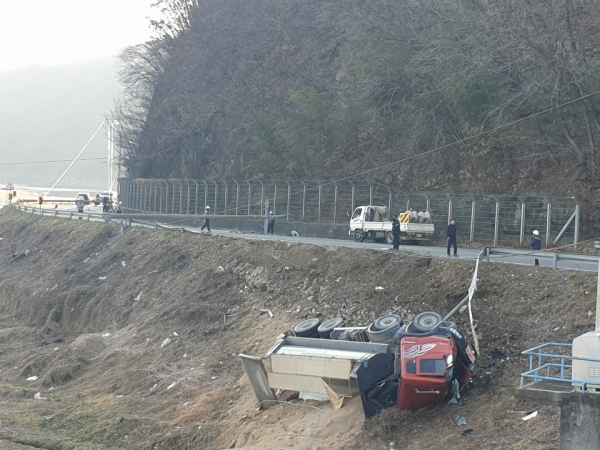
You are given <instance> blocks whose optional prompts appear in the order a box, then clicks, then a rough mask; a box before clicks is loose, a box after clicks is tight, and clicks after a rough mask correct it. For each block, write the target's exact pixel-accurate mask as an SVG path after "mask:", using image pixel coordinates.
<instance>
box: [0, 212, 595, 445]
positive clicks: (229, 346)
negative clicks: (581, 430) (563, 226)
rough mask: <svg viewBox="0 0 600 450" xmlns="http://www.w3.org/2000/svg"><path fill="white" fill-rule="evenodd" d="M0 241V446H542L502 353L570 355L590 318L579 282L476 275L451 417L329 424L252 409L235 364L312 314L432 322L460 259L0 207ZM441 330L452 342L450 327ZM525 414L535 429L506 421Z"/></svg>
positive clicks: (552, 436)
mask: <svg viewBox="0 0 600 450" xmlns="http://www.w3.org/2000/svg"><path fill="white" fill-rule="evenodd" d="M0 239H1V240H0V370H1V372H0V402H1V403H0V404H1V405H2V406H1V407H0V447H1V448H27V447H26V446H32V447H35V448H42V449H159V448H164V449H225V448H244V449H248V450H249V449H257V450H258V449H265V450H268V449H282V448H295V449H323V450H324V449H338V448H339V449H342V448H353V449H362V448H373V449H379V448H381V449H384V448H389V447H390V443H392V442H393V443H394V444H395V447H397V448H403V449H423V448H430V447H432V446H433V445H434V444H433V443H434V442H435V446H436V447H437V446H440V445H441V446H442V447H444V448H465V449H487V448H494V449H515V448H517V449H518V448H522V449H550V448H559V439H558V425H559V422H558V419H559V414H558V409H557V408H552V407H542V406H540V405H536V404H531V403H527V402H523V401H520V400H517V399H515V397H514V390H515V388H516V387H517V386H518V383H519V374H520V373H521V372H523V371H524V370H526V369H527V362H526V360H525V359H524V358H523V357H522V356H520V352H521V351H522V350H524V349H526V348H530V347H532V346H535V345H538V344H540V343H543V342H547V341H550V340H552V341H570V340H572V338H573V337H575V336H577V335H579V334H581V333H583V332H585V331H589V330H590V329H592V328H593V323H594V318H595V314H594V308H595V295H596V279H595V274H588V273H576V272H566V271H558V272H555V271H552V270H549V269H542V268H535V267H523V266H510V265H486V264H482V265H481V266H480V272H479V291H478V292H477V293H476V296H475V299H474V304H473V313H474V317H475V322H476V325H477V332H478V336H479V341H480V345H481V363H482V370H481V372H480V376H479V377H478V378H477V379H476V380H475V382H474V384H473V386H472V387H471V389H470V390H469V392H468V394H467V398H466V400H467V404H466V406H463V407H457V406H440V407H438V408H436V409H434V410H427V411H419V412H416V413H399V412H398V411H394V410H390V411H387V412H385V413H384V414H381V415H380V416H378V417H377V418H375V419H373V420H370V421H368V422H365V421H364V419H363V417H362V410H361V406H360V400H359V399H357V398H354V399H351V400H349V401H347V402H346V403H345V404H344V407H343V408H342V409H340V410H339V411H334V410H333V409H332V408H331V406H330V405H329V404H327V403H315V402H307V403H304V402H301V401H299V400H297V399H292V400H290V402H289V403H281V404H280V405H279V406H276V407H273V408H270V409H268V410H264V411H259V410H257V409H256V399H255V397H254V394H253V392H252V390H251V388H250V386H249V383H248V380H247V379H246V377H245V375H244V374H243V370H242V368H241V364H240V360H239V358H238V357H237V354H239V353H247V354H253V355H257V356H262V355H263V354H264V352H265V351H266V350H268V348H269V347H270V346H271V345H272V344H273V342H274V338H275V336H276V335H277V334H279V333H280V332H282V331H285V330H287V329H290V328H291V327H293V326H294V325H295V324H296V323H298V322H300V321H301V320H303V319H305V318H309V317H314V316H319V317H323V318H329V317H345V318H346V323H347V324H349V325H361V324H364V325H366V324H368V323H369V320H370V319H369V318H370V316H371V314H372V313H373V312H374V313H376V314H383V313H388V312H396V313H400V314H402V315H403V316H404V317H405V320H408V319H410V318H411V317H412V316H414V314H415V313H418V312H421V311H424V310H435V311H438V312H440V313H442V314H444V313H446V312H448V311H450V309H451V308H452V307H453V306H454V305H455V304H456V303H457V302H458V301H459V300H460V299H461V298H462V297H463V296H464V295H465V293H466V291H467V288H468V286H469V284H470V282H471V277H472V272H473V269H474V262H470V261H456V260H446V259H438V258H431V257H422V256H417V255H408V254H406V253H403V254H402V255H400V254H395V253H391V252H381V251H373V250H352V249H344V248H325V247H319V246H314V245H298V244H284V243H278V242H264V241H252V240H245V239H235V238H233V237H217V236H211V235H208V234H207V235H200V236H199V235H192V234H178V233H171V232H162V231H159V232H156V231H150V230H144V229H133V230H130V231H129V232H127V233H126V234H125V235H124V236H120V234H119V229H118V228H116V227H113V226H110V225H104V224H94V223H88V222H85V221H81V222H80V221H73V222H68V221H65V220H62V219H53V218H39V217H36V216H32V215H25V214H21V213H16V212H13V211H6V210H3V211H2V212H0ZM378 286H380V287H383V290H377V289H375V288H376V287H378ZM263 308H268V309H270V310H271V311H272V312H273V313H274V315H275V317H273V318H271V317H269V316H268V315H267V314H264V313H262V312H261V311H260V309H263ZM455 320H456V321H457V322H458V323H459V324H460V325H461V326H462V328H463V329H464V330H467V329H468V317H467V314H466V313H465V314H462V315H458V316H457V317H455ZM492 356H493V357H492ZM28 379H29V380H28ZM36 397H41V398H36ZM531 410H538V411H539V415H538V416H537V417H536V418H535V419H532V420H530V421H527V422H524V421H522V420H521V418H522V416H523V415H525V413H526V412H528V411H531ZM459 417H465V418H466V420H467V423H468V425H467V426H466V427H464V426H462V427H459V426H458V425H457V419H458V418H459ZM465 428H471V429H473V430H474V433H473V434H472V435H471V436H469V437H465V436H462V435H461V432H462V431H464V429H465ZM9 444H10V445H11V446H12V447H9Z"/></svg>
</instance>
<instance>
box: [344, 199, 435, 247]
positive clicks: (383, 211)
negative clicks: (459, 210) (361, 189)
mask: <svg viewBox="0 0 600 450" xmlns="http://www.w3.org/2000/svg"><path fill="white" fill-rule="evenodd" d="M398 220H399V221H400V240H401V241H404V242H411V243H418V242H424V241H429V240H430V239H431V238H432V237H433V233H434V232H435V227H434V226H433V223H431V214H429V212H428V211H426V212H422V211H420V212H416V211H406V212H403V213H401V214H399V216H398ZM350 234H351V235H352V236H354V240H355V241H357V242H362V241H364V240H365V239H374V240H376V241H385V242H387V243H388V244H392V243H393V241H394V237H393V236H392V222H391V220H390V217H389V214H388V208H387V207H386V206H373V205H368V206H358V207H357V208H356V209H355V210H354V213H353V214H352V217H351V218H350Z"/></svg>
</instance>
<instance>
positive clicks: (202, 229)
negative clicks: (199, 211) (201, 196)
mask: <svg viewBox="0 0 600 450" xmlns="http://www.w3.org/2000/svg"><path fill="white" fill-rule="evenodd" d="M204 214H206V215H208V214H210V206H208V205H207V206H206V209H205V210H204ZM205 228H206V229H207V230H208V231H210V220H209V219H208V217H207V218H206V219H204V225H202V228H200V231H204V229H205Z"/></svg>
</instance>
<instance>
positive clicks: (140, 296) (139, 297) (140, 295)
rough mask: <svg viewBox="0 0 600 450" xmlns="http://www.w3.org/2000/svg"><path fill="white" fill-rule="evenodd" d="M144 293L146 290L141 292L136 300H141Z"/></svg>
mask: <svg viewBox="0 0 600 450" xmlns="http://www.w3.org/2000/svg"><path fill="white" fill-rule="evenodd" d="M143 293H144V291H142V292H140V293H139V294H138V295H137V297H136V298H135V299H134V300H135V301H136V302H139V301H140V299H141V298H142V294H143Z"/></svg>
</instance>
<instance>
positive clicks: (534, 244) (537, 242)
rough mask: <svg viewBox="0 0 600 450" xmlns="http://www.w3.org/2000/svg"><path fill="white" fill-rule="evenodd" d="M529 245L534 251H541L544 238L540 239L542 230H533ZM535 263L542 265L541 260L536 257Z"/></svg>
mask: <svg viewBox="0 0 600 450" xmlns="http://www.w3.org/2000/svg"><path fill="white" fill-rule="evenodd" d="M529 246H530V247H531V250H533V251H540V250H541V249H542V240H541V239H540V232H539V231H538V230H533V237H532V238H531V241H529ZM535 265H536V266H539V265H540V261H539V260H538V259H537V258H535Z"/></svg>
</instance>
